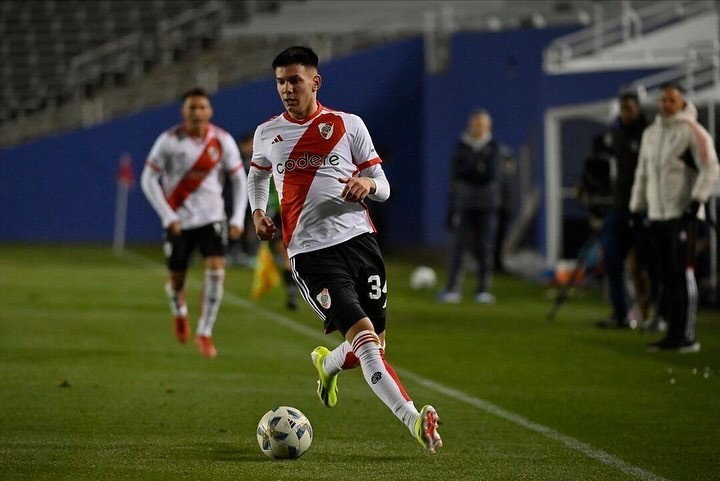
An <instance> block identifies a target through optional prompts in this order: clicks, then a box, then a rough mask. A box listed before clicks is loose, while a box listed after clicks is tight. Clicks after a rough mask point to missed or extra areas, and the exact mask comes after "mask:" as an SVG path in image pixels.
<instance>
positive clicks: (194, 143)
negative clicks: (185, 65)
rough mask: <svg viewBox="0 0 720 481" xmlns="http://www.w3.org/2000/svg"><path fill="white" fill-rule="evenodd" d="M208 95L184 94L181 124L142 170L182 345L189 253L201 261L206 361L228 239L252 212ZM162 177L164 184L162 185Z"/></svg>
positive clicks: (236, 159) (186, 329)
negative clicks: (161, 233)
mask: <svg viewBox="0 0 720 481" xmlns="http://www.w3.org/2000/svg"><path fill="white" fill-rule="evenodd" d="M212 113H213V110H212V106H211V104H210V98H209V97H208V94H207V92H205V91H204V90H203V89H201V88H194V89H192V90H190V91H188V92H187V93H186V94H185V95H184V96H183V104H182V115H183V119H184V122H183V123H182V124H180V125H177V126H175V127H173V128H171V129H169V130H166V131H165V132H163V133H162V134H161V135H160V136H159V137H158V138H157V140H156V141H155V144H154V145H153V147H152V150H151V151H150V155H149V156H148V159H147V163H146V164H145V168H144V170H143V173H142V180H141V185H142V189H143V191H144V192H145V195H146V196H147V198H148V200H149V201H150V204H151V205H152V206H153V208H154V209H155V211H156V212H157V213H158V215H159V216H160V219H161V221H162V226H163V228H164V229H165V243H164V248H165V256H166V258H167V265H168V269H169V271H170V279H169V281H168V283H167V284H166V285H165V291H166V293H167V296H168V300H169V301H170V310H171V312H172V314H173V322H174V328H175V335H176V336H177V339H178V341H180V342H181V343H184V342H187V340H188V337H189V336H190V324H189V322H188V308H187V304H186V302H185V279H186V275H187V270H188V266H189V263H190V258H191V255H192V253H193V252H194V251H195V250H196V249H197V250H199V251H200V253H201V255H202V256H203V258H204V263H205V282H204V285H203V292H202V308H201V312H200V319H199V321H198V325H197V329H196V334H195V345H196V346H197V348H198V351H199V352H200V353H201V354H202V355H204V356H206V357H209V358H213V357H215V356H216V355H217V349H216V348H215V345H214V343H213V340H212V331H213V327H214V325H215V320H216V318H217V314H218V310H219V308H220V303H221V301H222V297H223V286H224V282H225V254H226V251H227V245H228V227H227V225H228V223H229V225H230V229H229V230H230V232H229V237H230V238H231V239H237V238H238V237H240V235H241V234H242V231H243V225H244V219H245V210H246V208H247V177H246V174H245V169H244V168H243V163H242V160H241V159H240V153H239V151H238V147H237V144H236V143H235V141H234V140H233V138H232V136H231V135H230V134H228V133H227V132H225V131H224V130H222V129H221V128H219V127H217V126H215V125H213V124H211V123H210V119H211V118H212ZM225 176H228V178H229V180H230V182H231V183H232V187H233V199H232V202H233V207H234V209H233V216H232V218H231V219H229V222H228V221H227V220H226V216H225V209H224V201H223V196H222V187H223V181H224V178H225ZM160 178H162V186H161V185H160V183H159V182H158V181H159V179H160Z"/></svg>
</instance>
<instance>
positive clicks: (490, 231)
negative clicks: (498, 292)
mask: <svg viewBox="0 0 720 481" xmlns="http://www.w3.org/2000/svg"><path fill="white" fill-rule="evenodd" d="M472 216H473V219H471V220H470V222H471V225H472V232H473V235H472V239H473V253H474V255H475V260H476V261H477V271H476V276H477V287H476V292H475V302H478V303H480V304H492V303H494V302H495V296H493V295H492V294H491V293H490V289H491V287H492V279H493V274H494V271H493V267H494V260H493V253H494V250H495V246H494V242H495V230H496V229H497V211H496V210H494V209H492V210H487V209H483V210H480V211H476V212H473V214H472Z"/></svg>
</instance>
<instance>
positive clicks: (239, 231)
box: [228, 224, 244, 240]
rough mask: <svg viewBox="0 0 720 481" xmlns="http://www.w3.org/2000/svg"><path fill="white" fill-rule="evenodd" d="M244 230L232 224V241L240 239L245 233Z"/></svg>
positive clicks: (230, 233) (229, 233)
mask: <svg viewBox="0 0 720 481" xmlns="http://www.w3.org/2000/svg"><path fill="white" fill-rule="evenodd" d="M243 230H244V229H243V228H242V227H240V226H238V225H235V224H230V232H228V236H229V237H230V240H237V239H239V238H240V236H241V235H242V233H243Z"/></svg>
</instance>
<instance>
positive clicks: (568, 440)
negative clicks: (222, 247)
mask: <svg viewBox="0 0 720 481" xmlns="http://www.w3.org/2000/svg"><path fill="white" fill-rule="evenodd" d="M123 255H124V256H125V257H127V258H128V259H130V260H132V261H134V262H135V263H138V264H141V265H143V266H144V267H145V268H148V269H152V270H158V264H157V263H156V262H155V261H153V260H152V259H149V258H147V257H144V256H141V255H139V254H135V253H133V252H129V251H125V252H124V253H123ZM163 272H164V271H163ZM224 301H226V302H229V303H231V304H235V305H237V306H240V307H244V308H247V309H250V310H252V311H254V312H256V313H258V314H260V315H261V316H263V317H266V318H268V319H270V320H272V321H274V322H275V323H276V324H278V325H280V326H282V327H286V328H288V329H291V330H293V331H295V332H297V333H299V334H303V335H304V336H307V337H311V338H313V339H317V340H322V341H325V340H327V336H326V335H325V334H322V333H321V332H319V331H318V330H316V329H310V328H309V327H307V326H305V325H304V324H301V323H299V322H297V321H295V320H293V319H291V318H289V317H286V316H283V315H282V314H279V313H277V312H274V311H271V310H268V309H265V308H263V307H260V306H258V305H257V304H255V303H253V302H251V301H249V300H248V299H246V298H244V297H241V296H239V295H236V294H234V293H232V292H229V291H227V289H226V290H225V295H224ZM393 368H394V369H395V370H396V371H398V372H399V373H400V374H401V375H402V377H403V378H405V379H410V380H412V381H413V382H415V383H416V384H419V385H421V386H423V387H426V388H427V389H430V390H432V391H435V392H437V393H439V394H442V395H444V396H447V397H449V398H452V399H455V400H456V401H461V402H464V403H466V404H469V405H471V406H474V407H476V408H478V409H480V410H481V411H484V412H486V413H488V414H492V415H493V416H496V417H499V418H501V419H504V420H506V421H509V422H511V423H512V424H515V425H517V426H520V427H523V428H525V429H527V430H529V431H533V432H535V433H538V434H540V435H542V436H545V437H546V438H548V439H552V440H553V441H558V442H560V443H562V444H564V445H565V446H567V447H568V448H570V449H573V450H575V451H578V452H580V453H582V454H584V455H585V456H587V457H589V458H591V459H595V460H596V461H600V462H601V463H603V464H606V465H608V466H610V467H612V468H615V469H617V470H618V471H622V472H623V473H626V474H629V475H631V476H635V477H637V478H638V479H641V480H643V481H669V480H668V479H667V478H663V477H661V476H658V475H656V474H654V473H651V472H650V471H646V470H644V469H642V468H640V467H638V466H635V465H634V464H630V463H628V462H626V461H623V460H622V459H620V458H618V457H617V456H614V455H612V454H610V453H607V452H605V451H603V450H601V449H596V448H593V447H592V446H590V445H589V444H587V443H584V442H582V441H579V440H577V439H575V438H573V437H571V436H568V435H565V434H563V433H561V432H559V431H556V430H554V429H553V428H551V427H548V426H545V425H543V424H538V423H536V422H534V421H531V420H529V419H527V418H526V417H523V416H521V415H519V414H516V413H514V412H512V411H508V410H506V409H503V408H501V407H499V406H496V405H495V404H493V403H491V402H488V401H485V400H484V399H480V398H477V397H475V396H471V395H469V394H467V393H464V392H462V391H460V390H458V389H455V388H451V387H448V386H444V385H442V384H440V383H438V382H435V381H433V380H431V379H427V378H425V377H422V376H420V375H419V374H415V373H413V372H412V371H408V370H407V369H403V368H400V367H398V366H396V365H393Z"/></svg>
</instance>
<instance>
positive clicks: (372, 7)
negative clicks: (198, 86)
mask: <svg viewBox="0 0 720 481" xmlns="http://www.w3.org/2000/svg"><path fill="white" fill-rule="evenodd" d="M595 3H596V2H592V1H580V2H569V1H554V2H536V1H518V0H514V1H512V2H510V1H493V2H467V1H466V2H462V1H455V0H446V1H439V0H432V1H430V0H429V1H424V2H419V1H397V2H392V1H387V2H377V1H370V2H353V3H351V2H347V3H346V2H321V1H309V0H305V1H299V0H284V1H270V0H262V1H260V0H258V1H242V2H241V1H229V0H209V1H200V2H198V1H193V0H95V1H92V2H88V1H82V0H22V1H20V0H14V1H9V0H8V1H3V2H0V55H2V58H3V62H2V65H1V66H0V79H1V80H2V90H0V146H8V145H13V144H15V143H18V142H22V141H25V140H28V139H31V138H33V137H37V136H40V135H45V134H48V133H51V132H60V131H66V130H69V129H72V128H77V127H80V126H85V125H92V124H94V123H97V122H98V121H102V120H104V119H107V118H112V117H113V116H117V115H121V114H123V113H128V112H130V111H134V110H139V109H142V108H147V107H149V106H153V105H158V104H160V103H163V102H168V101H170V100H172V99H174V98H176V97H177V95H178V94H179V92H180V91H181V90H182V89H184V88H187V85H185V83H184V82H186V81H193V79H197V78H199V77H200V78H206V79H209V80H208V83H209V84H210V86H211V87H212V86H215V87H217V86H218V85H228V84H230V83H237V82H239V81H242V80H246V79H250V78H253V77H256V76H257V75H259V74H260V72H264V71H265V70H266V63H267V55H269V52H274V51H276V50H277V46H278V45H282V44H284V43H286V42H288V41H298V40H300V41H313V42H315V43H319V44H320V48H319V50H323V48H324V47H323V45H324V46H325V47H327V48H325V50H327V52H320V53H325V54H326V55H323V57H324V58H328V57H330V56H337V55H338V54H345V53H348V52H351V51H353V50H354V49H355V50H357V49H360V48H365V47H367V46H371V45H374V44H377V43H379V42H382V41H387V40H392V39H394V38H401V37H403V36H408V35H418V34H422V32H423V29H424V28H426V27H427V21H428V18H430V17H428V16H427V15H426V14H425V13H427V12H430V13H434V14H435V15H436V17H435V18H436V21H438V22H444V21H447V20H448V18H450V17H452V18H453V19H454V20H450V23H451V24H452V25H451V26H450V27H449V28H451V29H453V31H454V30H462V29H475V30H478V29H480V30H499V29H512V28H541V27H545V26H552V25H558V24H566V25H567V24H578V23H583V22H585V23H587V22H588V21H589V18H590V17H589V14H588V12H589V11H591V10H592V9H590V6H592V5H593V4H595ZM601 3H603V4H606V7H605V8H606V9H611V8H613V5H614V4H616V3H617V2H601ZM420 7H422V8H420ZM448 12H452V13H450V14H448ZM283 13H284V14H283ZM321 15H325V17H324V18H327V19H330V20H328V21H317V22H313V24H312V25H313V26H312V27H311V28H310V29H308V28H305V27H302V28H300V30H299V31H297V29H296V31H293V30H292V29H291V28H289V25H296V26H302V25H305V24H306V23H307V21H308V20H312V19H318V18H320V16H321ZM446 17H447V18H446ZM272 18H274V19H276V22H275V23H274V24H273V22H272V21H268V19H272ZM303 22H305V23H303ZM363 22H364V23H363ZM381 23H382V25H385V26H384V27H381ZM273 25H275V27H274V28H273ZM323 25H325V26H333V27H334V28H335V31H334V32H325V31H322V29H319V28H320V27H321V26H323ZM368 26H369V27H370V28H369V30H368ZM363 29H364V30H363ZM323 35H325V37H322V36H323ZM221 43H222V48H218V45H219V44H221ZM141 81H142V82H141ZM141 83H145V84H146V87H147V88H140V87H137V88H135V89H129V88H128V87H130V86H137V85H139V84H141ZM211 90H212V89H211ZM138 92H139V93H138ZM68 106H72V108H68Z"/></svg>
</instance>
